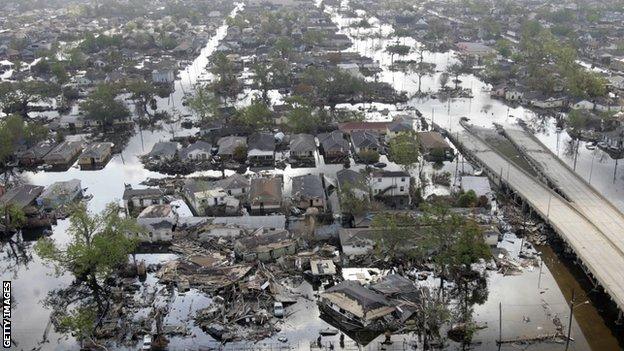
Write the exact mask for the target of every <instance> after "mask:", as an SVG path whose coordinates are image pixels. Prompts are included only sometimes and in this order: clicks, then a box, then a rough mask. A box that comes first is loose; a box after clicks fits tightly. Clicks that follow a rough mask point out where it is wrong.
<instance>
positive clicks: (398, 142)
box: [388, 132, 420, 171]
mask: <svg viewBox="0 0 624 351" xmlns="http://www.w3.org/2000/svg"><path fill="white" fill-rule="evenodd" d="M418 150H419V149H418V139H417V138H416V134H415V133H406V132H403V133H399V134H398V135H396V136H395V137H393V138H392V139H390V142H389V151H388V158H389V159H390V160H391V161H392V162H395V163H396V164H398V165H400V166H401V167H403V169H404V170H405V171H409V170H410V169H413V168H414V167H415V166H416V164H417V163H418V160H419V154H420V153H419V151H418Z"/></svg>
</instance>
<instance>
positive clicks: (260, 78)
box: [251, 62, 271, 105]
mask: <svg viewBox="0 0 624 351" xmlns="http://www.w3.org/2000/svg"><path fill="white" fill-rule="evenodd" d="M251 70H252V72H253V79H254V83H255V85H256V86H257V87H258V89H259V90H260V92H262V100H263V101H264V103H265V104H267V105H268V104H270V103H271V101H270V99H269V89H270V88H271V86H270V80H269V68H268V67H267V66H266V65H265V64H264V63H261V62H254V64H253V65H252V66H251Z"/></svg>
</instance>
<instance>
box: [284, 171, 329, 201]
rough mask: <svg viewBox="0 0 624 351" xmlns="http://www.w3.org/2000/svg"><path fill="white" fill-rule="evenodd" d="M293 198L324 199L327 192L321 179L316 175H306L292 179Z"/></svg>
mask: <svg viewBox="0 0 624 351" xmlns="http://www.w3.org/2000/svg"><path fill="white" fill-rule="evenodd" d="M292 196H293V197H305V198H315V197H318V198H323V197H325V190H324V189H323V182H322V181H321V177H319V176H318V175H315V174H306V175H302V176H298V177H293V178H292Z"/></svg>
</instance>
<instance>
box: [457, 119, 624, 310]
mask: <svg viewBox="0 0 624 351" xmlns="http://www.w3.org/2000/svg"><path fill="white" fill-rule="evenodd" d="M449 137H450V139H451V140H452V141H453V142H454V143H455V145H456V146H457V147H458V148H459V149H460V151H461V152H462V153H463V154H464V156H465V157H466V158H469V159H470V160H471V161H472V162H473V163H475V164H476V165H478V166H479V167H481V168H482V169H483V170H484V172H485V173H487V174H488V176H489V177H490V178H491V179H492V180H493V181H494V183H497V184H499V185H503V186H506V187H508V188H509V189H511V190H512V191H513V192H514V193H515V194H516V196H518V197H520V198H521V199H522V200H523V201H524V202H525V203H526V204H528V205H529V206H530V207H531V208H532V209H533V211H535V212H536V213H537V214H538V215H540V216H541V217H542V218H543V219H544V220H545V221H546V222H548V223H549V225H550V226H551V227H552V228H553V230H554V231H555V232H556V233H557V234H558V235H559V236H560V237H561V238H562V239H563V240H564V241H565V242H566V243H567V244H568V246H569V247H570V248H571V249H572V250H573V251H574V253H575V254H576V256H577V257H578V259H579V260H580V262H581V265H582V266H583V268H584V270H585V271H586V273H587V274H589V275H591V276H592V278H593V279H594V280H595V281H597V282H598V283H599V284H600V285H601V286H602V287H603V289H604V290H605V291H606V292H607V294H609V296H611V298H612V299H613V301H614V302H615V304H616V305H617V306H618V308H619V309H620V311H624V251H623V250H622V245H621V244H622V240H621V239H620V238H618V237H617V236H616V235H615V233H616V232H617V230H618V228H619V227H618V225H619V224H618V223H619V219H618V217H621V214H617V213H613V212H611V210H612V209H609V211H607V213H610V214H611V215H612V216H614V217H613V218H611V217H609V215H608V214H602V215H600V216H597V217H596V218H594V219H591V218H589V217H591V214H594V215H597V213H596V211H598V207H597V206H600V205H599V204H598V203H595V204H592V205H591V206H589V205H586V207H585V208H583V210H581V209H580V208H578V207H577V206H576V205H577V204H576V202H570V201H568V200H567V199H566V198H564V197H563V196H561V195H559V194H558V193H557V192H555V191H553V190H552V189H551V188H549V187H548V186H547V185H546V184H545V183H543V182H542V181H540V180H539V179H537V178H536V177H535V176H532V175H530V174H529V173H527V172H526V171H524V170H523V169H521V168H519V167H518V166H516V165H515V164H514V162H513V161H511V160H510V159H508V158H507V157H506V156H504V155H502V154H501V153H499V152H497V151H496V150H494V149H493V148H492V147H490V146H489V145H488V144H487V143H486V142H485V141H484V140H483V139H481V137H480V136H479V135H478V134H476V133H473V132H471V131H470V130H469V128H468V129H465V130H463V131H461V132H458V133H457V134H455V133H454V134H452V135H449ZM568 176H569V175H568ZM577 186H578V184H577ZM566 189H568V188H566ZM585 190H586V189H585ZM568 191H572V192H574V190H573V188H570V189H568ZM566 196H571V195H568V194H566ZM576 196H578V198H579V200H580V201H582V198H581V197H580V195H578V194H577V195H576ZM575 198H576V197H575ZM591 199H592V200H591V201H598V198H596V197H595V196H594V195H592V196H591ZM602 206H605V207H606V206H608V204H606V203H603V204H602ZM613 209H615V208H613ZM590 210H591V212H590ZM612 226H613V227H612Z"/></svg>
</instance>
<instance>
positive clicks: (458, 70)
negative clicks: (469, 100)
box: [447, 63, 464, 90]
mask: <svg viewBox="0 0 624 351" xmlns="http://www.w3.org/2000/svg"><path fill="white" fill-rule="evenodd" d="M447 72H448V73H449V74H450V75H451V76H453V83H455V90H457V89H458V88H459V75H460V74H462V73H463V72H464V66H463V65H462V64H461V63H454V64H452V65H450V66H449V67H448V68H447Z"/></svg>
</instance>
